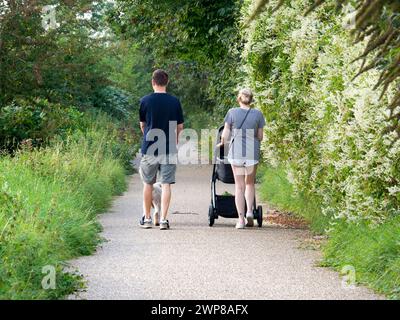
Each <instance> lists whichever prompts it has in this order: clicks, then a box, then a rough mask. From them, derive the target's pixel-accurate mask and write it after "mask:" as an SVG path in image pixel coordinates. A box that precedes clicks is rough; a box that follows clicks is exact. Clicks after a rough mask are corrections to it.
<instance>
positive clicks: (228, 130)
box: [217, 122, 231, 147]
mask: <svg viewBox="0 0 400 320" xmlns="http://www.w3.org/2000/svg"><path fill="white" fill-rule="evenodd" d="M230 134H231V125H230V124H229V123H226V122H225V126H224V130H223V131H222V134H221V142H220V143H219V144H218V145H217V147H221V146H223V145H224V144H226V142H227V141H228V139H229V136H230Z"/></svg>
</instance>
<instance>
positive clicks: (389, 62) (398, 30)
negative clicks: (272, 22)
mask: <svg viewBox="0 0 400 320" xmlns="http://www.w3.org/2000/svg"><path fill="white" fill-rule="evenodd" d="M330 2H331V1H330V0H329V1H328V0H316V1H313V3H312V4H311V5H310V6H309V7H308V8H307V9H306V10H305V15H308V14H309V13H311V12H312V11H314V10H316V8H318V7H320V6H322V5H324V4H326V3H330ZM269 3H270V1H269V0H259V1H258V2H257V3H256V4H255V6H254V10H253V12H252V13H251V15H250V16H249V19H248V22H249V21H252V20H254V19H256V18H257V17H258V16H259V15H260V14H261V13H262V12H263V11H264V10H265V8H267V6H268V4H269ZM289 3H290V1H285V0H280V1H279V3H278V4H277V5H276V6H275V9H274V10H277V9H279V8H280V7H281V6H282V5H284V4H287V5H289ZM336 3H337V8H338V9H342V8H343V7H344V6H346V5H347V6H348V5H352V4H355V7H354V9H355V10H356V11H355V17H354V29H353V32H352V33H353V35H354V39H355V42H356V43H358V42H362V41H364V40H365V39H368V43H367V45H366V48H365V50H364V51H363V52H362V54H360V56H359V57H357V58H356V60H359V59H362V61H363V63H362V65H361V67H360V71H359V73H358V74H357V75H356V77H357V76H359V75H360V74H362V73H364V72H366V71H368V70H371V69H373V68H380V69H382V72H381V76H380V77H379V79H378V81H377V83H376V85H375V88H379V87H381V88H382V96H383V95H384V93H385V92H386V91H387V89H388V87H389V85H390V84H392V83H393V82H396V80H398V79H399V78H400V2H399V1H398V0H367V1H365V0H357V1H353V0H336ZM368 57H372V58H371V59H370V60H369V61H368V60H367V58H368ZM367 61H368V63H367ZM397 86H398V88H399V90H398V92H397V93H396V95H395V97H394V98H393V100H392V103H391V105H390V107H389V108H390V111H391V113H392V117H393V118H397V121H400V112H395V111H394V110H395V109H396V107H399V106H400V86H399V85H398V81H397ZM399 130H400V129H399ZM399 132H400V131H399Z"/></svg>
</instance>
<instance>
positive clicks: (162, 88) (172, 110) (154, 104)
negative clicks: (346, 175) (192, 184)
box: [139, 70, 184, 230]
mask: <svg viewBox="0 0 400 320" xmlns="http://www.w3.org/2000/svg"><path fill="white" fill-rule="evenodd" d="M168 83H169V77H168V74H167V73H166V72H165V71H164V70H156V71H154V73H153V78H152V86H153V90H154V93H152V94H150V95H148V96H145V97H144V98H142V99H141V100H140V111H139V118H140V128H141V130H142V133H143V143H142V160H141V163H140V171H141V176H142V179H143V184H144V187H143V210H144V219H143V220H142V223H141V226H142V227H143V228H145V229H149V228H151V227H152V224H153V221H152V219H151V213H150V210H151V205H152V200H153V199H152V193H153V185H154V184H155V183H156V180H157V173H158V172H159V173H160V182H161V186H162V187H161V188H162V195H161V220H160V221H158V218H159V217H158V216H155V217H154V225H160V229H161V230H167V229H169V227H170V226H169V222H168V220H167V215H168V209H169V205H170V201H171V184H174V183H175V173H176V165H177V152H178V150H177V144H178V137H179V134H180V132H181V131H182V130H183V122H184V121H183V112H182V107H181V103H180V102H179V100H178V99H177V98H175V97H174V96H172V95H170V94H168V93H167V86H168Z"/></svg>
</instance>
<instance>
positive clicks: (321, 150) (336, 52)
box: [243, 0, 400, 222]
mask: <svg viewBox="0 0 400 320" xmlns="http://www.w3.org/2000/svg"><path fill="white" fill-rule="evenodd" d="M250 2H251V1H247V4H250ZM276 2H277V1H272V5H271V7H273V6H274V4H276ZM308 4H309V1H305V0H294V1H291V4H290V6H284V7H282V8H281V9H280V10H278V11H277V12H275V13H272V11H271V10H267V11H266V12H264V13H263V14H262V15H261V16H260V17H259V18H258V19H257V20H256V21H254V22H253V23H252V25H251V26H250V27H249V28H247V29H246V31H245V32H244V38H245V39H246V40H247V44H246V47H245V51H244V53H243V56H244V60H245V72H246V74H247V80H248V83H249V85H251V86H252V87H253V88H254V89H255V91H256V96H257V101H258V104H259V105H260V107H261V109H262V110H263V112H264V114H265V116H266V119H267V126H266V129H265V132H266V141H265V143H264V145H263V149H264V155H265V157H266V159H267V160H268V161H269V162H270V163H271V164H272V165H276V166H277V165H280V166H283V167H284V168H285V169H286V170H287V172H288V178H289V181H290V182H291V183H292V184H293V185H294V187H295V190H299V191H302V192H307V193H309V194H312V195H313V196H315V197H317V198H318V199H319V201H320V203H321V207H322V211H323V212H324V213H325V214H328V215H330V216H332V217H333V218H345V219H347V220H349V221H353V220H355V221H359V220H360V219H363V220H367V221H371V222H381V221H382V220H384V219H385V218H387V217H389V216H391V215H395V214H399V213H400V209H399V208H400V139H399V135H398V133H396V132H395V131H390V130H385V128H388V127H389V125H390V120H389V114H388V105H389V102H390V98H391V97H392V95H393V94H394V88H391V89H390V90H389V91H388V92H387V93H386V94H385V95H384V96H383V98H382V99H380V94H381V91H380V90H379V89H378V90H374V86H375V84H376V82H377V80H378V78H379V70H376V69H372V70H370V71H369V72H367V73H364V74H362V75H360V76H359V77H357V78H356V79H353V78H354V77H355V75H356V74H357V73H358V71H359V68H360V66H361V61H357V62H353V60H354V59H356V58H357V57H358V56H359V55H360V54H361V53H362V52H363V49H364V48H365V43H358V44H354V43H353V42H352V38H351V36H350V34H349V31H348V30H346V29H345V28H344V26H343V15H340V14H336V13H335V11H334V2H333V1H332V6H325V7H323V8H320V9H318V10H317V11H315V12H314V13H312V14H310V15H309V16H307V17H304V16H303V15H302V14H301V12H304V11H305V8H306V7H307V5H308ZM245 7H246V9H244V10H245V11H246V12H247V14H248V12H249V11H250V8H249V7H250V6H245Z"/></svg>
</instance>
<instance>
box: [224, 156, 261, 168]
mask: <svg viewBox="0 0 400 320" xmlns="http://www.w3.org/2000/svg"><path fill="white" fill-rule="evenodd" d="M228 161H229V163H230V164H231V165H233V166H235V167H246V168H247V167H253V166H255V165H256V164H258V163H259V161H258V160H247V159H232V158H228Z"/></svg>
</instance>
